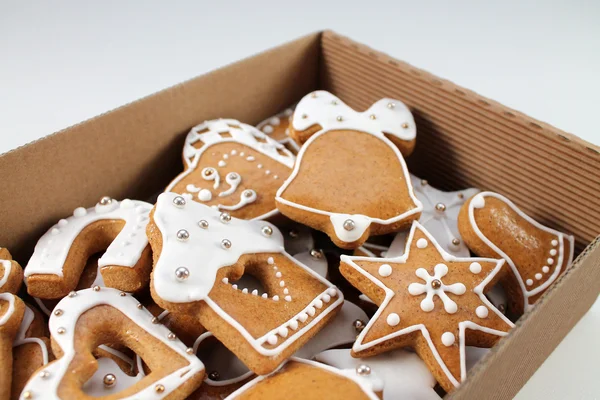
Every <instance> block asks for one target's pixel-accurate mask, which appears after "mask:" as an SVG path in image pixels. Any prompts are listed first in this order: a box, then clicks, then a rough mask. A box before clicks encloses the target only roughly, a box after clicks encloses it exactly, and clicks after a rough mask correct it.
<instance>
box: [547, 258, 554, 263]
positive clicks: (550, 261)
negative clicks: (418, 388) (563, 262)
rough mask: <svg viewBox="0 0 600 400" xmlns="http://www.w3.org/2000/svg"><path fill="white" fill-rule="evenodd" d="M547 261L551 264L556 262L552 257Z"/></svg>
mask: <svg viewBox="0 0 600 400" xmlns="http://www.w3.org/2000/svg"><path fill="white" fill-rule="evenodd" d="M546 262H547V263H548V264H550V265H552V264H554V260H553V259H552V258H549V259H547V260H546Z"/></svg>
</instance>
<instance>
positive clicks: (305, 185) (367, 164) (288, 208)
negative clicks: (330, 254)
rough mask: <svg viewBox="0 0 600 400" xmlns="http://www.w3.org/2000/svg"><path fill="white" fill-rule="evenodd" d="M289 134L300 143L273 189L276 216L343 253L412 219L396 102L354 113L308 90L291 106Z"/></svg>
mask: <svg viewBox="0 0 600 400" xmlns="http://www.w3.org/2000/svg"><path fill="white" fill-rule="evenodd" d="M305 116H306V117H305ZM373 117H374V118H373ZM409 119H410V122H406V121H407V120H409ZM405 123H406V124H408V127H407V128H403V124H405ZM291 130H292V132H296V136H302V137H304V136H305V137H306V138H307V140H306V143H305V144H304V145H303V147H302V149H301V150H300V153H299V154H298V158H297V160H296V163H295V165H294V170H293V172H292V174H291V175H290V177H289V178H288V179H287V180H286V181H285V182H284V183H283V185H282V186H281V187H280V188H279V190H278V191H277V197H276V201H277V208H278V209H279V210H280V211H281V212H282V213H283V214H284V215H286V216H287V217H289V218H291V219H293V220H295V221H297V222H300V223H302V224H304V225H308V226H310V227H312V228H314V229H317V230H320V231H323V232H325V233H326V234H327V235H328V236H329V237H330V238H331V240H332V241H333V242H334V243H335V244H336V245H337V246H338V247H342V248H345V249H354V248H356V247H358V246H360V245H361V244H362V243H364V242H365V241H366V240H367V238H368V237H369V236H370V235H381V234H385V233H390V232H395V231H398V230H400V229H402V228H404V227H407V226H409V225H410V223H411V222H412V221H413V220H415V219H418V218H419V215H420V212H421V210H422V204H421V202H420V201H419V200H418V199H417V198H416V197H415V195H414V193H413V189H412V185H411V182H410V179H409V175H408V170H407V168H406V163H405V162H404V158H403V156H402V154H401V152H400V150H399V149H398V147H397V145H398V143H397V141H400V142H402V143H404V142H405V141H404V140H403V139H406V141H407V143H412V142H411V141H413V142H414V137H415V132H416V131H415V128H414V121H412V116H411V114H410V111H408V109H407V108H406V107H405V106H404V105H403V104H402V103H401V102H399V101H397V100H391V99H382V100H379V101H378V102H377V103H375V104H374V105H373V106H371V108H369V110H367V111H365V112H363V113H359V112H356V111H354V110H352V109H351V108H349V107H348V106H346V105H345V104H343V103H342V102H341V100H339V99H337V98H336V97H335V96H333V95H332V94H331V93H328V92H324V91H317V92H313V93H312V94H310V95H308V96H306V97H304V98H303V99H302V100H301V101H300V103H299V104H298V106H297V108H296V111H295V113H294V116H293V122H292V127H291ZM400 139H402V140H400Z"/></svg>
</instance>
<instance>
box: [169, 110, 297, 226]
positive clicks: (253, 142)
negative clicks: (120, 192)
mask: <svg viewBox="0 0 600 400" xmlns="http://www.w3.org/2000/svg"><path fill="white" fill-rule="evenodd" d="M203 131H206V132H203ZM199 132H202V133H199ZM225 132H227V133H229V134H230V135H231V137H223V136H221V135H220V133H225ZM259 139H260V141H259ZM197 141H202V143H203V145H202V147H200V148H199V149H197V148H196V147H194V145H193V144H194V143H196V142H197ZM219 143H237V144H241V145H245V146H248V147H250V148H252V149H253V150H255V151H257V152H259V153H261V154H263V155H265V156H266V157H269V158H271V159H273V160H275V161H277V162H279V163H281V164H283V165H285V166H287V167H288V168H292V166H293V165H294V162H295V159H296V157H295V156H294V155H293V154H292V153H291V152H290V151H289V150H288V149H286V148H285V146H283V145H282V144H280V143H279V142H277V141H276V140H273V139H271V138H270V137H269V136H268V135H266V134H264V133H263V132H261V131H259V130H258V129H256V128H255V127H253V126H251V125H247V124H244V123H242V122H239V121H238V120H235V119H217V120H209V121H204V122H203V123H201V124H199V125H196V126H195V127H193V128H192V129H191V130H190V132H189V133H188V134H187V136H186V138H185V144H184V146H183V159H184V161H185V164H186V167H185V170H184V171H183V172H182V173H180V174H179V175H178V176H177V177H176V178H175V179H173V181H171V183H169V185H168V186H167V188H166V189H165V192H169V191H171V190H172V189H173V188H174V187H175V185H177V184H178V183H179V182H181V181H182V180H183V179H184V178H185V177H187V176H188V175H189V174H191V173H192V172H193V171H195V170H196V169H197V168H198V163H199V162H200V158H201V157H202V154H203V153H204V152H205V151H207V150H208V149H210V147H211V146H212V145H215V144H219ZM281 153H283V154H281ZM238 204H239V203H238ZM230 210H231V208H230ZM277 213H278V211H277V208H275V207H273V210H271V211H269V212H267V213H265V214H263V215H259V216H257V217H255V218H253V219H254V220H259V219H266V218H269V217H271V216H273V215H276V214H277Z"/></svg>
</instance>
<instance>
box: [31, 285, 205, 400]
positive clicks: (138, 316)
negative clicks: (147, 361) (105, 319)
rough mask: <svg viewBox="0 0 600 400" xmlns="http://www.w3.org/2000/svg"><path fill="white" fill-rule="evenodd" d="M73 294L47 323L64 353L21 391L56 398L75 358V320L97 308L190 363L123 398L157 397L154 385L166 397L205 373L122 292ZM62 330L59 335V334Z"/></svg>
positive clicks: (109, 290)
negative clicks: (115, 312) (114, 314)
mask: <svg viewBox="0 0 600 400" xmlns="http://www.w3.org/2000/svg"><path fill="white" fill-rule="evenodd" d="M74 293H75V295H74V296H73V295H70V296H67V297H65V298H63V299H62V300H61V301H60V302H59V303H58V304H57V306H56V308H57V309H60V310H63V313H62V314H60V315H56V314H55V313H53V314H52V315H51V317H50V321H49V328H50V333H51V335H52V337H53V339H54V340H55V341H56V343H57V344H58V346H59V347H60V348H61V349H62V350H63V356H62V357H61V358H59V359H57V360H56V361H53V362H52V363H50V364H49V365H48V366H46V367H45V368H44V369H43V370H44V371H46V372H48V373H49V375H48V376H47V377H43V376H42V375H40V374H36V375H34V376H33V377H32V378H31V379H30V380H29V382H27V385H26V386H25V388H24V389H23V392H26V391H28V392H30V393H31V394H32V395H33V396H36V395H37V394H40V393H44V398H46V399H55V400H58V399H59V397H58V394H57V390H58V386H59V385H60V382H61V381H62V379H63V377H64V375H65V373H66V371H67V369H68V368H69V365H70V364H71V362H72V361H73V359H74V357H75V355H76V353H75V349H74V346H73V344H74V335H75V327H76V326H77V321H78V320H79V317H80V316H81V315H83V314H84V313H85V312H86V311H88V310H90V309H92V308H94V307H96V306H100V305H108V306H111V307H114V308H115V309H116V310H118V311H120V312H121V313H123V314H124V315H125V317H127V318H128V319H130V320H131V321H132V322H133V323H134V324H136V325H138V326H139V327H140V328H141V329H143V330H145V331H146V332H147V333H148V334H150V335H152V336H154V337H155V338H156V339H157V340H159V341H160V342H161V343H162V344H164V345H166V346H167V347H169V348H170V349H171V350H173V351H174V352H176V353H177V354H179V355H180V356H181V357H183V358H184V359H185V360H187V361H188V362H189V364H188V365H187V366H185V367H182V368H180V369H178V370H177V371H174V372H172V373H171V374H169V375H166V376H164V377H162V378H160V379H158V380H157V381H155V382H154V383H153V384H151V385H149V386H147V387H146V388H144V389H143V390H141V391H139V392H137V393H135V394H133V395H132V396H129V397H127V398H126V399H134V398H154V397H156V395H157V394H156V391H155V386H156V385H158V384H161V385H163V386H164V391H163V392H162V393H161V394H160V396H159V397H160V398H163V397H166V396H168V395H169V394H171V393H172V392H173V391H175V390H177V389H178V388H179V387H180V385H181V384H183V383H184V382H185V381H186V380H187V379H188V378H189V377H190V376H193V375H195V374H196V373H198V372H200V371H202V370H204V364H203V363H202V362H201V361H200V360H199V359H198V358H197V357H196V356H195V355H193V354H188V353H187V352H186V349H187V347H186V346H185V345H184V344H183V343H182V342H181V341H179V339H177V338H175V339H169V338H168V337H167V336H168V334H169V333H170V331H169V329H168V328H166V327H165V326H164V325H161V324H153V323H152V319H153V315H152V314H151V313H150V312H149V311H148V310H147V309H146V308H144V307H142V308H138V304H139V303H138V302H137V300H136V299H135V298H133V297H132V296H131V295H128V294H125V295H122V294H121V293H124V292H120V291H118V290H116V289H111V288H102V289H100V290H94V289H84V290H80V291H78V292H74ZM63 330H64V331H63ZM61 331H62V333H59V332H61Z"/></svg>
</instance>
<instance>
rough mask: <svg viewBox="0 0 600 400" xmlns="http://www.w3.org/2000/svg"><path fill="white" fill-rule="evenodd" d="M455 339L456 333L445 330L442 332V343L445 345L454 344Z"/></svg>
mask: <svg viewBox="0 0 600 400" xmlns="http://www.w3.org/2000/svg"><path fill="white" fill-rule="evenodd" d="M455 341H456V337H454V334H453V333H452V332H444V333H443V334H442V343H443V344H444V346H446V347H450V346H452V345H453V344H454V342H455Z"/></svg>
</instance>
